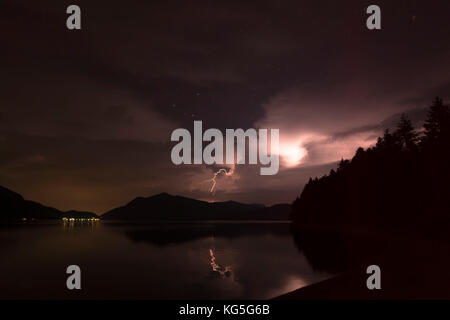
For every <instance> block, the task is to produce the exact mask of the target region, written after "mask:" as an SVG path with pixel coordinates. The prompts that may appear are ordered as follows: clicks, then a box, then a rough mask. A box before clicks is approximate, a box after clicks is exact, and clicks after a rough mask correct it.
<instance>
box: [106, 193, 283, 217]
mask: <svg viewBox="0 0 450 320" xmlns="http://www.w3.org/2000/svg"><path fill="white" fill-rule="evenodd" d="M290 208H291V206H290V205H289V204H278V205H274V206H271V207H265V206H264V205H261V204H243V203H239V202H235V201H225V202H212V203H210V202H206V201H200V200H195V199H191V198H186V197H181V196H173V195H170V194H168V193H160V194H157V195H154V196H150V197H147V198H142V197H138V198H136V199H134V200H132V201H131V202H130V203H128V204H127V205H125V206H122V207H118V208H115V209H112V210H110V211H108V212H106V213H104V214H103V215H102V219H110V220H164V221H170V220H177V221H179V220H288V218H289V213H290Z"/></svg>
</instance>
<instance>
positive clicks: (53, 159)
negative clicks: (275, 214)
mask: <svg viewBox="0 0 450 320" xmlns="http://www.w3.org/2000/svg"><path fill="white" fill-rule="evenodd" d="M69 4H72V3H69V2H64V1H63V2H61V1H50V0H45V1H39V2H36V3H30V2H29V1H22V0H16V1H5V2H3V4H2V7H1V10H0V18H1V24H2V28H1V29H0V38H1V41H2V44H3V46H2V51H1V53H0V61H1V64H2V77H1V79H0V85H1V87H2V90H1V91H0V128H1V136H0V145H1V151H2V157H1V160H0V178H1V181H0V184H5V185H6V186H9V187H11V188H14V189H16V190H17V191H19V192H23V193H24V194H25V195H26V196H27V197H28V198H32V199H36V200H40V201H43V202H45V203H47V204H51V205H55V206H58V207H61V208H64V209H68V208H71V207H75V208H80V209H92V210H97V211H99V212H101V211H104V210H106V209H109V208H111V207H113V206H115V205H119V204H123V202H126V201H127V200H131V199H132V198H133V197H134V196H138V195H142V196H146V195H150V194H152V193H156V192H162V191H168V192H171V193H179V194H184V195H190V196H195V197H198V198H203V199H209V200H226V199H234V200H240V201H245V202H265V203H274V202H278V201H289V199H293V198H294V197H295V195H297V194H298V193H299V192H300V191H301V188H302V186H303V184H304V183H305V181H306V180H307V179H308V178H309V176H315V175H321V174H323V173H325V172H326V171H328V170H329V168H330V167H331V166H332V164H333V163H335V161H336V160H339V159H340V158H341V157H350V156H351V155H352V153H353V152H354V150H355V149H356V148H357V146H359V145H363V146H364V147H366V146H369V145H370V144H371V143H373V141H375V140H376V137H377V135H378V134H379V133H380V132H381V130H382V129H383V128H385V127H392V126H393V122H394V121H395V120H396V119H397V118H398V115H399V114H401V113H402V112H407V113H408V114H409V115H410V116H411V118H412V120H413V122H414V124H416V125H420V123H421V121H423V117H424V108H425V107H426V106H427V105H428V101H430V100H431V99H432V98H433V97H434V96H435V95H442V96H444V97H450V86H449V81H450V78H449V76H450V65H449V64H450V43H449V42H448V41H447V39H448V38H449V35H450V24H449V23H448V13H449V12H450V3H449V2H448V1H435V2H433V3H429V2H427V1H395V2H394V1H378V2H377V4H378V5H380V7H381V8H382V30H381V31H377V32H371V31H368V30H367V29H366V28H365V20H364V19H365V17H366V15H365V13H364V11H365V8H366V7H367V6H368V5H369V4H372V3H371V2H369V1H356V0H352V1H346V2H345V3H342V2H338V1H279V2H273V1H272V2H258V3H251V2H242V1H226V2H218V1H217V2H213V1H196V2H193V3H192V2H186V1H145V2H143V1H127V2H126V3H125V2H111V1H95V2H93V1H78V2H77V4H78V5H79V6H80V7H81V9H82V30H81V31H68V30H67V29H66V28H65V19H66V17H67V15H66V14H65V9H66V7H67V6H68V5H69ZM193 120H202V121H203V123H204V127H205V128H209V127H216V128H220V129H224V128H238V127H242V128H249V127H269V128H279V129H280V134H281V136H280V140H281V141H280V142H281V146H282V151H283V152H290V151H291V150H295V149H296V148H299V149H302V150H303V151H304V152H306V155H305V156H304V158H303V160H302V162H301V164H300V166H298V165H294V162H293V160H292V159H290V160H289V161H286V159H282V168H281V170H280V172H279V174H278V175H276V176H273V177H267V176H266V177H261V176H259V173H258V172H259V168H256V167H252V166H237V167H236V168H235V174H233V175H232V176H220V177H218V185H217V191H216V193H215V194H211V193H209V188H210V182H208V180H209V179H211V177H212V174H213V173H214V169H216V168H215V167H205V166H178V167H177V166H173V165H172V164H171V162H170V159H169V157H170V147H171V145H170V144H169V138H170V134H171V132H172V130H173V129H174V128H176V127H185V128H188V129H190V130H192V125H193ZM282 156H283V155H282ZM284 156H286V154H284ZM294 160H295V159H294Z"/></svg>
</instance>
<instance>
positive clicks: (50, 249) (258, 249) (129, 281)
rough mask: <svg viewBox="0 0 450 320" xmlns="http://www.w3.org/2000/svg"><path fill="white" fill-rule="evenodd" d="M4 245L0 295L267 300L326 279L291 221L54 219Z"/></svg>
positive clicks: (15, 231) (15, 233) (5, 239)
mask: <svg viewBox="0 0 450 320" xmlns="http://www.w3.org/2000/svg"><path fill="white" fill-rule="evenodd" d="M0 243H1V245H0V248H1V251H0V261H1V262H0V298H2V299H7V298H54V299H55V298H56V299H58V298H64V299H65V298H75V299H99V298H100V299H188V298H189V299H267V298H272V297H275V296H278V295H280V294H283V293H286V292H289V291H292V290H295V289H297V288H299V287H302V286H305V285H308V284H310V283H314V282H317V281H320V280H323V279H325V278H327V277H329V275H327V274H325V273H317V272H314V271H313V270H312V268H311V267H310V265H309V264H308V262H307V260H306V259H305V257H304V256H303V255H302V254H300V253H299V251H298V250H297V248H296V247H295V245H294V242H293V239H292V236H291V234H290V233H289V224H288V223H261V222H257V223H243V222H239V223H237V222H236V223H217V222H216V223H214V222H207V223H206V222H205V223H197V224H192V223H191V224H185V223H172V224H170V225H167V224H157V223H153V224H148V223H134V224H128V223H112V222H104V221H99V222H89V221H86V222H83V223H81V222H74V223H73V222H72V223H71V222H66V223H63V222H51V223H41V224H33V225H24V226H17V227H9V228H2V229H0ZM71 264H76V265H79V266H80V268H81V271H82V290H80V291H76V290H74V291H69V290H67V289H66V278H67V275H66V273H65V270H66V267H67V266H68V265H71Z"/></svg>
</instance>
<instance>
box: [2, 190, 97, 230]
mask: <svg viewBox="0 0 450 320" xmlns="http://www.w3.org/2000/svg"><path fill="white" fill-rule="evenodd" d="M0 212H1V214H0V222H13V221H19V220H25V219H26V220H33V219H35V220H44V219H61V218H64V217H66V218H93V217H97V215H96V214H95V213H92V212H82V211H75V210H71V211H67V212H64V211H61V210H58V209H55V208H52V207H47V206H44V205H42V204H40V203H37V202H34V201H30V200H25V199H24V198H23V197H22V196H21V195H20V194H18V193H16V192H14V191H11V190H9V189H7V188H5V187H3V186H0Z"/></svg>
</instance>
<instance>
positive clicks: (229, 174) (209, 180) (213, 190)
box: [206, 168, 234, 193]
mask: <svg viewBox="0 0 450 320" xmlns="http://www.w3.org/2000/svg"><path fill="white" fill-rule="evenodd" d="M233 172H234V170H233V168H230V169H229V170H228V171H227V170H226V169H224V168H221V169H219V170H218V171H217V172H215V173H214V175H213V177H212V178H211V179H208V180H206V181H208V182H212V185H211V189H210V190H209V192H211V193H214V192H215V190H216V184H217V180H216V178H217V176H218V175H220V174H221V173H224V174H225V175H226V176H231V175H232V174H233Z"/></svg>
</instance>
